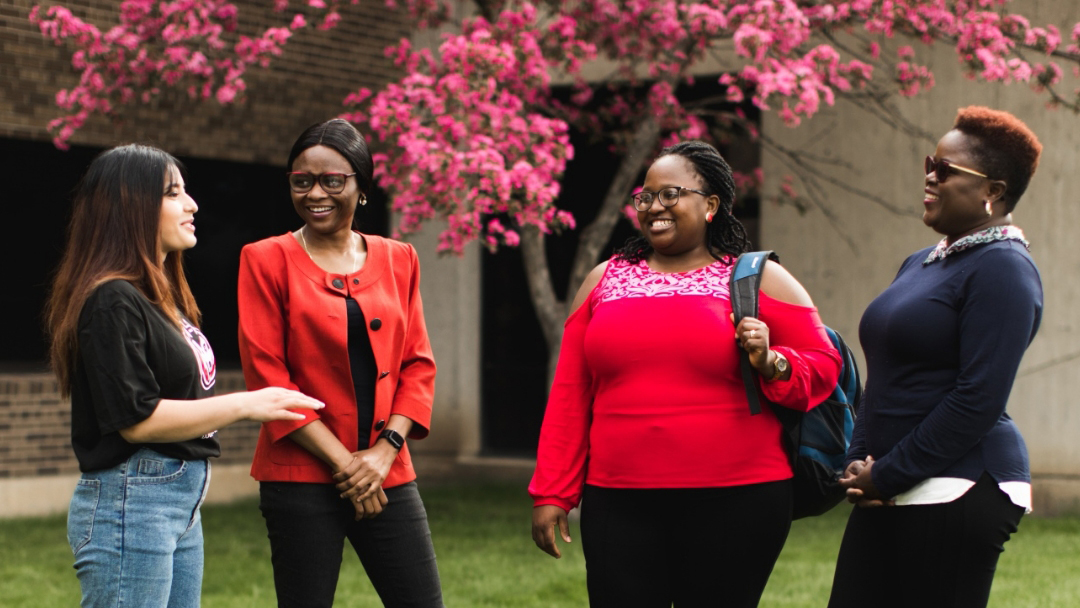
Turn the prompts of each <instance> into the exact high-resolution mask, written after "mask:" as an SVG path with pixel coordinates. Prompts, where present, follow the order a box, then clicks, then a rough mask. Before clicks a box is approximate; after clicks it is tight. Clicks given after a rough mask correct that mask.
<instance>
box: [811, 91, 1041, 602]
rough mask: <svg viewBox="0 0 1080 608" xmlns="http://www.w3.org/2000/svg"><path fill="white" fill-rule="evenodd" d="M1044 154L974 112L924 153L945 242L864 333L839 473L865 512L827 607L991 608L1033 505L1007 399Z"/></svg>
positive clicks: (865, 324)
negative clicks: (1036, 178)
mask: <svg viewBox="0 0 1080 608" xmlns="http://www.w3.org/2000/svg"><path fill="white" fill-rule="evenodd" d="M1041 151H1042V146H1041V145H1040V144H1039V141H1038V139H1037V138H1036V137H1035V135H1034V134H1033V133H1032V132H1031V131H1030V130H1029V129H1028V128H1027V126H1026V125H1024V124H1023V123H1022V122H1020V121H1019V120H1018V119H1017V118H1016V117H1014V116H1012V115H1011V114H1009V113H1007V112H1000V111H995V110H991V109H989V108H983V107H974V106H973V107H967V108H962V109H961V110H960V111H959V112H958V114H957V119H956V123H955V125H954V127H953V129H952V130H951V131H949V132H948V133H946V134H945V136H944V137H942V138H941V140H940V141H939V142H938V145H937V150H936V151H935V154H934V156H928V157H927V158H926V163H925V171H926V188H925V195H924V198H923V206H924V211H923V222H924V223H925V224H926V225H927V226H929V227H930V228H933V229H934V231H935V232H938V233H939V234H942V235H944V237H945V238H943V239H942V240H941V242H939V243H938V244H937V245H936V246H934V247H928V248H926V249H923V250H921V251H917V252H915V253H914V254H912V255H911V256H910V257H908V259H907V260H905V261H904V263H903V265H901V267H900V272H899V273H897V275H896V278H895V279H894V280H893V283H892V285H890V286H889V287H888V288H887V289H886V290H885V291H884V292H882V293H881V295H879V296H878V297H877V298H876V299H875V300H874V301H873V302H871V303H870V306H868V307H867V309H866V312H865V313H864V314H863V318H862V322H861V323H860V326H859V338H860V341H861V342H862V346H863V351H864V353H865V354H866V364H867V381H866V392H865V394H864V398H863V401H862V403H861V404H860V406H859V411H858V417H857V419H856V422H855V436H854V438H853V441H852V444H851V449H850V451H849V452H848V467H847V470H846V472H845V475H844V478H843V479H842V480H841V483H842V484H843V485H845V486H846V487H847V488H848V499H849V500H850V501H851V502H853V503H855V504H856V505H857V506H856V508H855V509H853V510H852V513H851V516H850V518H849V520H848V526H847V529H846V531H845V532H844V540H843V543H842V545H841V547H840V555H839V558H838V560H837V565H836V575H835V578H834V581H833V590H832V597H831V599H830V601H829V606H830V608H842V607H846V606H863V605H866V604H867V603H870V604H872V605H874V606H941V607H961V606H963V607H968V606H972V607H974V606H978V607H984V606H986V603H987V601H988V599H989V596H990V586H991V584H992V582H993V578H994V570H995V568H996V566H997V560H998V557H999V556H1000V554H1001V552H1002V551H1003V550H1004V543H1005V542H1006V541H1007V540H1008V539H1009V537H1010V535H1011V534H1012V533H1013V532H1015V531H1016V527H1017V525H1018V523H1019V521H1020V518H1021V516H1023V514H1024V513H1025V512H1027V511H1029V510H1030V508H1031V476H1030V472H1029V469H1028V455H1027V448H1026V447H1025V445H1024V439H1023V437H1022V436H1021V435H1020V431H1019V430H1018V429H1017V427H1016V425H1015V424H1014V423H1013V421H1012V419H1011V418H1010V417H1009V415H1008V413H1006V412H1005V404H1006V402H1007V401H1008V398H1009V392H1010V390H1011V389H1012V384H1013V380H1014V379H1015V377H1016V371H1017V368H1018V367H1019V365H1020V360H1021V358H1022V357H1023V355H1024V351H1025V350H1026V349H1027V346H1028V344H1030V343H1031V340H1032V339H1033V338H1034V337H1035V332H1036V331H1037V330H1038V327H1039V321H1040V319H1041V316H1042V300H1043V297H1042V284H1041V282H1040V279H1039V271H1038V269H1037V268H1036V267H1035V263H1034V262H1033V261H1032V259H1031V256H1030V255H1029V254H1028V243H1027V241H1026V240H1025V239H1024V235H1023V232H1022V231H1021V230H1020V229H1019V228H1017V227H1016V226H1013V225H1012V211H1013V208H1014V207H1015V206H1016V203H1017V201H1018V200H1019V199H1020V196H1021V195H1022V194H1023V193H1024V190H1025V189H1026V188H1027V185H1028V182H1029V181H1030V179H1031V176H1032V175H1033V174H1034V173H1035V168H1036V166H1037V165H1038V160H1039V154H1040V152H1041ZM874 507H879V508H874Z"/></svg>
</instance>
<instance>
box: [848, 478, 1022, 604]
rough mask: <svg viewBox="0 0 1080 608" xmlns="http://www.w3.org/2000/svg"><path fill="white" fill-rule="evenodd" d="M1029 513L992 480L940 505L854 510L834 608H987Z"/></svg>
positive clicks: (979, 483) (986, 479)
mask: <svg viewBox="0 0 1080 608" xmlns="http://www.w3.org/2000/svg"><path fill="white" fill-rule="evenodd" d="M1023 515H1024V509H1023V508H1022V507H1018V506H1016V505H1014V504H1013V503H1012V502H1011V501H1010V500H1009V497H1008V495H1006V494H1005V493H1004V492H1002V491H1001V489H1000V488H998V487H997V482H995V481H994V480H993V479H992V478H991V477H990V476H989V475H986V474H983V476H982V478H981V479H979V481H978V482H977V483H976V484H975V485H974V486H973V487H972V488H971V489H970V490H968V491H967V493H966V494H964V495H963V496H961V497H960V498H959V499H957V500H954V501H953V502H949V503H942V504H935V505H909V506H903V507H880V508H869V509H860V508H858V507H856V508H854V509H852V511H851V517H850V518H848V524H847V529H846V530H845V531H844V540H843V542H842V544H841V545H840V556H839V557H838V558H837V560H836V574H835V575H834V577H833V588H832V597H831V598H830V599H829V608H847V607H849V606H851V607H856V606H857V607H859V608H865V606H867V605H873V606H880V607H883V608H889V607H892V606H896V607H901V606H903V607H910V606H935V607H939V608H984V607H985V606H986V603H987V601H988V600H989V598H990V585H991V584H992V583H993V582H994V571H995V570H996V568H997V562H998V557H1000V556H1001V552H1002V551H1004V550H1005V541H1007V540H1009V537H1010V536H1011V535H1012V534H1013V533H1014V532H1016V527H1017V525H1018V524H1019V523H1020V518H1021V517H1022V516H1023Z"/></svg>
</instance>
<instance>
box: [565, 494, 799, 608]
mask: <svg viewBox="0 0 1080 608" xmlns="http://www.w3.org/2000/svg"><path fill="white" fill-rule="evenodd" d="M790 528H791V482H790V481H777V482H770V483H763V484H754V485H746V486H737V487H731V488H695V489H668V490H620V489H609V488H598V487H595V486H585V492H584V495H583V499H582V506H581V541H582V548H583V550H584V553H585V566H586V571H587V580H588V587H589V604H590V606H593V608H603V607H607V606H612V607H618V608H653V607H655V608H661V607H663V608H669V607H670V606H671V605H672V604H674V605H675V606H676V607H677V608H683V607H697V606H723V607H725V608H727V607H731V608H743V607H753V606H757V605H758V600H759V599H760V598H761V592H762V591H764V589H765V583H767V582H768V580H769V574H770V573H771V572H772V568H773V564H775V563H776V558H777V557H779V555H780V550H781V549H782V548H783V547H784V541H785V540H786V539H787V535H788V530H789V529H790Z"/></svg>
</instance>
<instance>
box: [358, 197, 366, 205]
mask: <svg viewBox="0 0 1080 608" xmlns="http://www.w3.org/2000/svg"><path fill="white" fill-rule="evenodd" d="M356 202H358V203H360V206H361V207H363V206H364V205H366V204H367V197H366V196H361V197H360V200H358V201H356Z"/></svg>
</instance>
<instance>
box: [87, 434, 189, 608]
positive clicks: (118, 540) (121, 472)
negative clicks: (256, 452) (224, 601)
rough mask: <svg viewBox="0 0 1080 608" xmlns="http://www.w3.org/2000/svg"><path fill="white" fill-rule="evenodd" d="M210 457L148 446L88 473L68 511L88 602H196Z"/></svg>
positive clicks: (179, 607) (147, 607)
mask: <svg viewBox="0 0 1080 608" xmlns="http://www.w3.org/2000/svg"><path fill="white" fill-rule="evenodd" d="M209 483H210V463H209V462H208V461H206V460H192V461H185V460H177V459H175V458H169V457H167V456H163V455H161V454H159V453H157V452H155V451H153V450H149V449H145V448H144V449H141V450H139V451H138V452H135V454H133V455H132V456H131V457H130V458H128V459H127V460H126V461H124V462H122V463H120V464H118V465H117V466H115V467H113V468H111V469H104V470H101V471H93V472H90V473H83V475H82V479H80V480H79V484H78V486H77V487H76V488H75V495H74V496H72V498H71V507H70V509H69V510H68V543H69V544H70V545H71V550H72V551H73V552H74V553H75V572H76V573H77V574H78V576H79V585H80V586H81V587H82V606H83V607H84V608H85V607H90V606H93V607H95V608H99V607H100V608H104V607H106V606H107V607H109V608H119V607H126V606H130V607H132V608H159V607H160V608H190V607H193V606H198V605H199V596H200V594H201V592H202V572H203V534H202V518H201V516H200V514H199V506H200V505H201V504H202V501H203V498H204V497H205V496H206V488H207V486H208V485H209Z"/></svg>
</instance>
